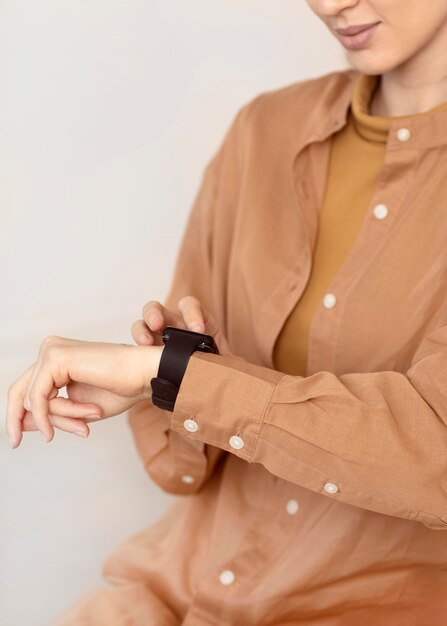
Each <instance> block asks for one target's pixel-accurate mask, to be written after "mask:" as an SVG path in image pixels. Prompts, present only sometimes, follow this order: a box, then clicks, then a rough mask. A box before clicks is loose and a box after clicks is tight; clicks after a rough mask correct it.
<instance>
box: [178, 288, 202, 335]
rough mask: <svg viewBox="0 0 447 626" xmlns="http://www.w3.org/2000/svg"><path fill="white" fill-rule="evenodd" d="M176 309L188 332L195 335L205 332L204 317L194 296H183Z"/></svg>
mask: <svg viewBox="0 0 447 626" xmlns="http://www.w3.org/2000/svg"><path fill="white" fill-rule="evenodd" d="M178 308H179V311H180V313H181V314H182V316H183V319H184V320H185V324H186V327H187V329H188V330H192V331H194V332H196V333H204V332H205V329H206V323H205V319H204V318H205V315H204V311H203V310H202V305H201V303H200V300H198V299H197V298H196V297H195V296H184V297H183V298H181V299H180V300H179V303H178Z"/></svg>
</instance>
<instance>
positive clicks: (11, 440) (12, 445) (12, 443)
mask: <svg viewBox="0 0 447 626" xmlns="http://www.w3.org/2000/svg"><path fill="white" fill-rule="evenodd" d="M9 445H10V446H11V448H14V447H15V446H14V441H13V438H12V437H10V438H9Z"/></svg>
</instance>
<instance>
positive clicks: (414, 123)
mask: <svg viewBox="0 0 447 626" xmlns="http://www.w3.org/2000/svg"><path fill="white" fill-rule="evenodd" d="M335 77H336V78H337V79H338V80H337V81H336V83H335V84H334V85H333V88H332V89H327V90H325V91H324V93H323V94H322V98H321V99H320V101H319V102H318V105H317V106H316V107H315V109H314V114H315V115H316V116H318V119H319V120H320V122H321V123H320V126H319V129H317V130H315V127H314V126H313V124H310V125H309V126H310V130H309V134H308V137H307V141H306V143H308V142H309V141H312V140H314V139H318V140H324V139H326V138H327V137H329V136H330V135H332V134H333V133H335V132H337V131H338V130H340V129H341V128H343V127H344V126H345V125H346V124H347V120H348V113H349V111H350V109H351V107H352V106H354V107H356V108H355V110H353V113H354V114H355V115H356V116H357V119H358V120H360V126H361V128H362V129H363V130H365V129H366V127H368V130H367V131H365V132H369V133H370V134H371V136H372V137H379V136H382V135H381V133H382V132H383V130H384V129H385V128H386V127H388V131H387V132H388V138H387V149H388V150H414V149H419V148H431V147H436V146H442V145H446V144H447V102H446V103H443V104H441V105H439V106H437V107H435V108H433V109H430V110H429V111H426V112H423V113H417V114H415V115H403V116H399V117H380V116H372V115H370V114H369V109H368V106H369V102H370V98H371V97H372V94H373V92H374V89H375V87H376V85H377V83H378V80H379V76H376V75H367V74H363V73H361V72H358V71H357V70H346V71H344V72H337V73H336V75H335ZM346 79H348V80H346ZM374 118H376V119H374Z"/></svg>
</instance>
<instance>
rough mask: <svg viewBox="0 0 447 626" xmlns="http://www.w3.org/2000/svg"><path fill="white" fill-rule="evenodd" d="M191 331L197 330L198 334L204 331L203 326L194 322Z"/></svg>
mask: <svg viewBox="0 0 447 626" xmlns="http://www.w3.org/2000/svg"><path fill="white" fill-rule="evenodd" d="M191 330H195V331H196V332H198V333H200V332H201V331H202V324H199V323H198V322H194V323H193V324H191Z"/></svg>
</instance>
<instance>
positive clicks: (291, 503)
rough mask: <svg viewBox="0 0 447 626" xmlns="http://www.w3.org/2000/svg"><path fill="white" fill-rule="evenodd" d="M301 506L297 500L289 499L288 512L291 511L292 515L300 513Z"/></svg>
mask: <svg viewBox="0 0 447 626" xmlns="http://www.w3.org/2000/svg"><path fill="white" fill-rule="evenodd" d="M299 508H300V505H299V504H298V502H297V501H296V500H289V501H288V502H287V504H286V509H287V513H289V514H290V515H295V513H298V509H299Z"/></svg>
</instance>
